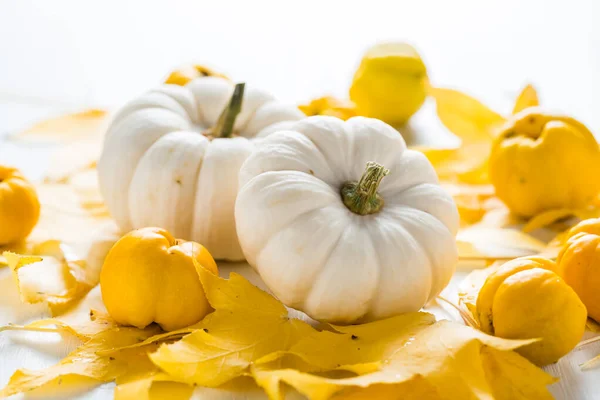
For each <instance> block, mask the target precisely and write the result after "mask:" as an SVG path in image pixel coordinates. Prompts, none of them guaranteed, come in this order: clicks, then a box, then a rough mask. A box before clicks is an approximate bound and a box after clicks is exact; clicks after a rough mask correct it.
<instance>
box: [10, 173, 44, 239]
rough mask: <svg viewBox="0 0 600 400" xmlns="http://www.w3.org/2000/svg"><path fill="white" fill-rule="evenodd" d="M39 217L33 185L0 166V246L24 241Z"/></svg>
mask: <svg viewBox="0 0 600 400" xmlns="http://www.w3.org/2000/svg"><path fill="white" fill-rule="evenodd" d="M39 217H40V202H39V200H38V197H37V193H36V191H35V188H34V187H33V185H32V184H31V183H30V182H29V181H28V180H26V179H25V178H24V177H23V175H21V173H20V172H19V171H18V170H17V169H15V168H11V167H5V166H1V165H0V245H5V244H9V243H14V242H18V241H21V240H23V239H25V238H26V237H27V236H28V235H29V234H30V233H31V231H32V230H33V228H34V227H35V225H36V224H37V222H38V219H39Z"/></svg>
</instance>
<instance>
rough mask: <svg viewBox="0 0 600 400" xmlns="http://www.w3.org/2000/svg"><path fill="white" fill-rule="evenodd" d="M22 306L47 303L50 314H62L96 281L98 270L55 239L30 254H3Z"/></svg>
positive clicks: (97, 279) (95, 283) (34, 249)
mask: <svg viewBox="0 0 600 400" xmlns="http://www.w3.org/2000/svg"><path fill="white" fill-rule="evenodd" d="M3 255H4V257H5V258H6V260H7V261H8V265H9V267H10V268H11V270H12V271H13V275H14V277H15V280H16V283H17V288H18V290H19V292H20V294H21V300H22V301H23V302H24V303H29V304H35V303H40V302H47V303H48V306H49V308H50V311H51V313H52V315H58V314H60V313H61V312H64V311H65V310H66V309H67V308H68V307H69V306H70V305H71V304H72V303H73V302H74V301H76V300H79V299H81V298H82V297H83V296H84V295H85V294H86V293H87V292H89V291H90V290H91V289H92V288H93V287H94V286H96V285H97V284H98V281H99V270H97V271H94V270H91V269H90V268H89V267H88V265H87V263H86V262H85V261H84V260H82V259H81V258H79V257H77V256H76V255H75V254H73V252H72V250H71V249H69V247H68V246H66V245H64V244H62V243H61V242H59V241H57V240H49V241H46V242H43V243H40V244H38V245H35V246H34V247H33V249H32V251H31V253H30V255H19V254H15V253H11V252H4V254H3Z"/></svg>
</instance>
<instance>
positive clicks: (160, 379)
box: [114, 371, 194, 400]
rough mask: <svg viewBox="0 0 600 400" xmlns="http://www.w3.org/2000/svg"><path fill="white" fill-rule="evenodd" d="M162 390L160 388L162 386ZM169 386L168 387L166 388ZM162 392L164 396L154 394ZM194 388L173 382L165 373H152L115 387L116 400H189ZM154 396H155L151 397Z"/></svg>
mask: <svg viewBox="0 0 600 400" xmlns="http://www.w3.org/2000/svg"><path fill="white" fill-rule="evenodd" d="M161 383H162V384H163V385H162V386H163V387H161V388H160V389H159V386H161ZM164 385H168V386H166V387H165V386H164ZM152 390H154V391H158V390H161V391H163V392H164V394H163V395H160V394H159V393H152ZM193 391H194V387H193V386H190V385H186V384H184V383H179V382H173V381H172V378H171V377H170V376H168V375H167V374H165V373H162V372H157V371H151V372H149V373H146V374H143V375H142V376H141V377H136V378H134V379H131V380H129V381H127V382H123V383H120V384H119V385H117V386H116V387H115V395H114V400H150V399H152V398H156V399H165V398H168V399H169V400H187V399H189V398H190V396H191V395H192V392H193ZM151 393H152V394H154V396H152V395H151Z"/></svg>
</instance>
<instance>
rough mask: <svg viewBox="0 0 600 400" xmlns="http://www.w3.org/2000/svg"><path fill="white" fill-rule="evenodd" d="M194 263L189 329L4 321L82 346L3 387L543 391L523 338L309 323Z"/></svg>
mask: <svg viewBox="0 0 600 400" xmlns="http://www.w3.org/2000/svg"><path fill="white" fill-rule="evenodd" d="M197 267H198V272H199V274H200V278H201V280H202V284H203V286H204V288H205V290H206V294H207V297H208V299H209V301H210V303H211V305H212V306H213V308H214V309H215V311H214V312H213V313H212V314H209V315H208V316H207V317H206V318H205V319H204V320H203V321H202V322H200V323H199V324H197V325H196V326H192V327H189V328H186V329H183V330H179V331H174V332H168V333H163V332H161V331H160V329H159V328H158V327H157V326H154V325H151V326H150V327H147V328H146V329H137V328H130V327H117V326H115V325H114V324H113V323H112V322H111V321H110V319H109V318H108V317H106V316H104V315H101V314H98V313H92V314H91V315H92V320H91V321H90V322H88V323H87V324H85V325H82V326H68V325H66V324H65V323H63V322H60V321H59V320H45V321H38V322H35V323H33V324H30V325H28V326H24V327H17V326H10V327H8V328H5V329H12V330H15V329H24V330H37V331H68V332H70V333H71V334H75V335H76V336H77V337H79V338H80V339H81V340H82V342H83V343H82V345H81V346H80V347H78V348H77V349H76V350H75V351H74V352H73V353H71V354H69V355H68V356H67V357H66V358H64V359H63V360H62V361H61V362H60V363H58V364H57V365H54V366H52V367H50V368H47V369H45V370H42V371H29V370H19V371H17V372H15V374H14V375H13V376H12V378H11V380H10V382H9V383H8V385H7V386H6V387H5V388H4V389H3V390H2V392H0V395H3V396H9V395H12V394H15V393H19V392H25V391H29V390H32V389H35V388H38V387H41V386H43V385H47V384H49V383H52V382H56V381H58V380H61V379H63V378H65V380H63V381H62V384H63V385H66V384H67V380H66V378H68V377H70V379H71V380H69V381H68V382H69V383H76V382H77V380H78V379H90V378H91V379H93V380H96V381H100V382H108V381H112V380H116V382H117V387H116V389H115V398H117V399H143V398H148V396H150V393H151V392H152V390H153V386H154V385H155V384H156V385H157V387H159V386H160V385H158V384H157V382H170V383H169V385H170V390H171V394H172V397H171V398H181V399H187V398H189V397H190V395H191V393H192V390H193V386H194V385H201V386H207V387H220V386H221V385H225V384H228V385H229V387H230V386H231V385H236V382H240V384H242V385H244V384H247V381H245V380H244V377H246V376H251V377H252V378H253V379H254V380H255V381H256V383H257V384H258V385H259V386H260V387H262V388H263V389H264V390H265V391H266V393H267V394H268V396H269V398H271V399H282V398H284V395H285V393H286V391H287V390H288V389H289V387H291V388H293V389H295V390H296V391H298V392H299V393H301V394H303V395H305V396H307V397H308V398H311V399H328V398H336V399H343V398H347V399H359V398H365V399H366V398H375V396H379V397H381V398H402V399H405V398H417V397H421V398H422V397H423V396H426V398H428V399H452V398H465V399H466V398H473V399H477V398H479V399H483V398H496V399H532V398H535V399H544V398H548V399H550V398H552V397H551V395H550V394H549V392H548V391H547V385H549V384H551V383H553V382H554V381H555V379H554V378H552V377H551V376H549V375H548V374H546V373H545V372H543V371H542V370H540V369H538V368H537V367H535V366H534V365H533V364H531V363H529V361H527V360H526V359H524V358H522V357H521V356H519V355H518V354H516V353H515V352H513V351H512V350H514V349H516V348H518V347H520V346H523V345H526V344H529V343H531V342H532V341H531V340H525V341H517V340H505V339H499V338H495V337H492V336H488V335H485V334H483V333H481V332H479V331H477V330H475V329H472V328H470V327H466V326H463V325H460V324H458V323H453V322H449V321H439V322H436V321H435V318H434V317H433V316H432V315H431V314H428V313H423V312H419V313H411V314H405V315H401V316H398V317H394V318H389V319H386V320H382V321H377V322H373V323H368V324H364V325H355V326H345V327H344V326H331V325H326V326H323V327H322V328H323V329H322V330H317V329H315V328H314V327H313V326H311V325H310V324H308V323H306V322H304V321H302V320H300V319H295V318H293V317H292V316H291V315H290V314H289V312H288V310H287V309H286V308H285V307H284V306H283V305H282V304H281V303H280V302H279V301H277V300H276V299H275V298H273V297H272V296H271V295H269V294H267V293H265V292H263V291H261V290H260V289H258V288H257V287H255V286H254V285H252V284H251V283H249V282H248V281H247V280H246V279H245V278H243V277H242V276H240V275H238V274H236V273H232V274H231V276H230V278H229V279H223V278H220V277H217V276H215V275H213V274H212V273H210V272H208V271H206V270H204V269H203V268H202V267H199V266H197ZM74 377H79V378H77V379H74ZM246 379H247V378H246ZM284 383H285V384H286V385H287V387H284V386H283V384H284Z"/></svg>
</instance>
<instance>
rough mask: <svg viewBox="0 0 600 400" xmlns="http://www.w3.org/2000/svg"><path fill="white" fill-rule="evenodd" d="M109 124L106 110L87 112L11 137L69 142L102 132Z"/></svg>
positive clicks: (51, 120) (56, 120) (42, 123)
mask: <svg viewBox="0 0 600 400" xmlns="http://www.w3.org/2000/svg"><path fill="white" fill-rule="evenodd" d="M107 123H108V113H107V112H106V111H104V110H95V109H92V110H86V111H82V112H79V113H75V114H67V115H61V116H59V117H56V118H51V119H46V120H44V121H41V122H39V123H37V124H35V125H33V126H32V127H31V128H29V129H27V130H25V131H22V132H19V133H17V134H15V135H13V136H11V140H19V141H28V142H40V141H41V142H49V141H62V142H68V141H73V140H79V139H83V138H85V137H87V136H93V135H97V134H98V132H102V131H103V130H104V129H105V127H106V124H107Z"/></svg>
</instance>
